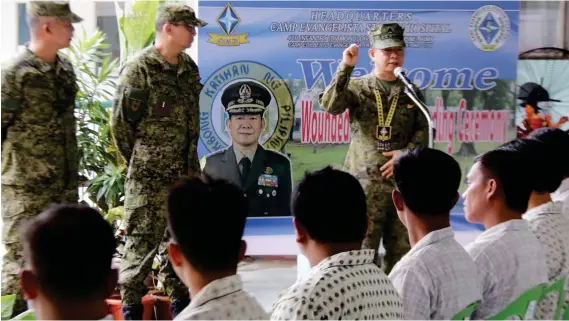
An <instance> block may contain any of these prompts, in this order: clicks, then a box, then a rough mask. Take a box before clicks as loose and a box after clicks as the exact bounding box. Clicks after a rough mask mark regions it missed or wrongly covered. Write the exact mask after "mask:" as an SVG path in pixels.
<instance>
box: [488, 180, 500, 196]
mask: <svg viewBox="0 0 569 321" xmlns="http://www.w3.org/2000/svg"><path fill="white" fill-rule="evenodd" d="M497 193H498V182H497V181H496V180H495V179H493V178H490V179H488V181H487V182H486V195H487V196H486V199H488V200H490V199H491V198H493V197H494V196H496V194H497Z"/></svg>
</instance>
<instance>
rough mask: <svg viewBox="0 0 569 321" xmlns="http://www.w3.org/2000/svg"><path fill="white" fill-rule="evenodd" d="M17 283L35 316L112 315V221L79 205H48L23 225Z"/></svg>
mask: <svg viewBox="0 0 569 321" xmlns="http://www.w3.org/2000/svg"><path fill="white" fill-rule="evenodd" d="M21 239H22V242H23V246H24V259H25V262H26V263H25V264H26V265H25V268H24V269H23V271H22V272H21V273H20V285H21V287H22V290H23V292H24V295H25V297H26V298H27V300H28V302H29V303H30V305H31V308H32V309H33V311H34V313H35V316H36V319H37V320H112V316H111V315H108V314H107V313H108V307H107V303H106V302H105V300H106V299H107V298H108V297H110V296H111V294H112V292H113V289H114V288H115V286H116V284H117V280H118V271H117V270H115V269H112V267H111V264H112V259H113V255H114V254H115V250H116V241H115V237H114V235H113V230H112V227H111V226H110V225H109V224H108V223H107V222H106V221H105V219H104V218H103V216H102V215H101V214H100V213H98V212H97V211H96V210H94V209H92V208H90V207H87V206H83V205H58V206H52V207H50V208H49V209H47V210H46V211H44V212H43V213H41V214H40V215H38V216H36V217H34V218H32V219H31V220H30V221H28V222H27V223H26V224H25V225H24V226H23V230H22V238H21Z"/></svg>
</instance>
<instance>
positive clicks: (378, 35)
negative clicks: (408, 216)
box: [320, 24, 428, 273]
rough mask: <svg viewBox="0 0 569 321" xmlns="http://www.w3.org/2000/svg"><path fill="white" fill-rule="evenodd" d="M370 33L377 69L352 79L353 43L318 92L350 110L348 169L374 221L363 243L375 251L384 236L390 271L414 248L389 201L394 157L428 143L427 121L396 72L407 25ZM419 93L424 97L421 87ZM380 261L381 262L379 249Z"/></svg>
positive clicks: (328, 103)
mask: <svg viewBox="0 0 569 321" xmlns="http://www.w3.org/2000/svg"><path fill="white" fill-rule="evenodd" d="M369 38H370V49H369V56H370V59H371V60H372V61H373V64H374V71H373V72H372V73H370V74H368V75H366V76H363V77H359V78H350V74H351V72H352V70H353V69H354V66H355V65H356V63H357V60H358V51H359V46H358V45H356V44H353V45H351V46H350V47H349V48H348V49H346V50H345V51H344V54H343V61H342V63H341V64H340V66H339V67H338V70H337V71H336V74H335V76H334V78H333V80H332V82H331V83H330V85H329V86H328V87H327V88H326V90H325V92H324V93H323V94H322V95H321V96H320V105H321V106H322V108H324V110H326V111H327V112H329V113H332V114H340V113H342V112H344V111H345V110H349V112H350V122H351V128H352V131H351V137H352V138H351V139H352V140H351V143H350V147H349V150H348V154H347V156H346V159H345V162H344V168H345V170H347V171H348V172H350V173H351V174H352V175H354V176H355V177H357V178H358V180H359V181H360V183H361V184H362V186H363V188H364V190H365V191H366V196H367V206H368V215H369V219H370V222H369V227H368V233H367V236H366V238H365V240H364V242H363V247H364V248H370V249H374V250H377V249H378V248H379V244H380V241H381V239H382V238H383V244H384V247H385V249H386V255H385V265H386V266H385V271H386V273H389V272H390V271H391V269H392V268H393V266H394V265H395V263H397V261H399V259H400V258H401V257H402V256H403V255H405V254H406V253H407V252H408V251H409V249H410V244H409V239H408V238H407V233H406V230H405V227H404V226H403V224H401V222H400V221H399V219H398V217H397V213H396V211H395V208H394V206H393V202H392V200H391V192H392V191H393V189H394V186H395V184H394V181H393V178H392V176H393V160H394V158H395V157H397V155H399V154H400V153H401V150H403V149H406V148H413V147H416V146H427V144H428V123H427V120H426V119H425V117H424V115H423V114H422V113H421V110H420V109H419V107H417V106H415V104H414V103H413V101H412V100H411V99H410V98H409V97H408V96H407V95H406V94H405V93H404V91H403V88H404V84H403V82H401V81H400V80H399V79H398V78H397V77H396V76H395V75H394V74H393V71H394V70H395V68H397V67H399V66H401V65H402V64H403V58H404V47H405V41H404V38H403V28H401V26H399V25H398V24H383V25H378V26H376V27H375V28H373V29H371V30H370V32H369ZM415 92H416V93H417V94H418V96H419V98H420V99H422V96H421V94H420V91H419V90H418V89H417V88H415ZM376 262H377V264H378V265H380V263H379V262H380V260H379V258H378V256H377V254H376Z"/></svg>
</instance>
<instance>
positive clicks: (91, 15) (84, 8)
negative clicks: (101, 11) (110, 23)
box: [69, 0, 97, 35]
mask: <svg viewBox="0 0 569 321" xmlns="http://www.w3.org/2000/svg"><path fill="white" fill-rule="evenodd" d="M69 3H70V5H71V11H73V12H75V13H76V14H78V15H79V16H80V17H81V18H83V21H82V22H80V23H77V24H75V34H76V35H79V34H81V33H83V30H85V32H86V33H87V34H88V35H89V34H91V33H93V32H94V31H95V29H96V28H97V15H96V13H95V1H85V0H71V1H70V2H69Z"/></svg>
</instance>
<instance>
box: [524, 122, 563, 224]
mask: <svg viewBox="0 0 569 321" xmlns="http://www.w3.org/2000/svg"><path fill="white" fill-rule="evenodd" d="M528 137H529V138H534V139H537V140H539V141H540V142H542V143H544V144H545V145H546V146H547V149H548V154H550V155H551V158H548V159H547V161H546V162H545V163H542V164H539V165H542V166H545V164H547V166H549V164H550V161H551V160H555V161H556V162H557V164H559V166H560V170H561V179H562V181H561V185H560V186H559V188H558V189H557V190H556V191H555V192H553V193H551V200H553V201H554V202H562V203H563V209H562V212H563V214H564V215H565V217H567V218H569V133H568V132H566V131H564V130H561V129H559V128H539V129H536V130H534V131H533V132H531V133H530V134H529V136H528ZM536 165H537V164H536ZM539 165H538V166H539ZM534 172H535V171H534Z"/></svg>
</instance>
